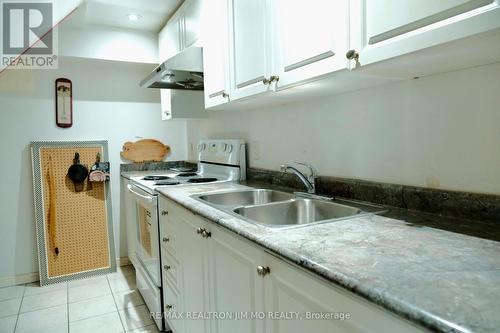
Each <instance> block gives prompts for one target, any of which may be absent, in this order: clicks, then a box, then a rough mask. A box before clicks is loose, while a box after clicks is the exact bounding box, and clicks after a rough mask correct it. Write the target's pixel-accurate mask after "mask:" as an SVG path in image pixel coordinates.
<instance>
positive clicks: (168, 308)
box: [165, 304, 174, 310]
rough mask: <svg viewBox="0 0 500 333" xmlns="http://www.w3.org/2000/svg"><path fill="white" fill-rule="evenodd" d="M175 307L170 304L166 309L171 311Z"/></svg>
mask: <svg viewBox="0 0 500 333" xmlns="http://www.w3.org/2000/svg"><path fill="white" fill-rule="evenodd" d="M173 307H174V306H173V305H170V304H167V305H165V309H167V310H171V309H172V308H173Z"/></svg>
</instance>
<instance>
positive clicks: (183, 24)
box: [158, 0, 206, 120]
mask: <svg viewBox="0 0 500 333" xmlns="http://www.w3.org/2000/svg"><path fill="white" fill-rule="evenodd" d="M203 3H204V1H202V0H187V1H185V2H184V4H183V5H182V6H181V7H180V8H179V9H178V10H177V12H175V14H174V15H173V16H172V17H171V18H170V20H168V22H167V24H166V25H165V26H164V27H163V29H162V30H161V31H160V33H159V34H158V62H159V63H162V62H164V61H165V60H167V59H169V58H171V57H172V56H174V55H176V54H177V53H179V52H180V51H182V50H184V49H185V48H186V47H189V46H192V45H194V44H196V43H197V42H198V39H199V36H200V30H201V20H202V17H201V13H202V5H203ZM160 99H161V116H162V120H171V119H184V118H201V117H206V114H205V113H204V108H205V107H204V102H203V92H202V91H181V90H170V89H160Z"/></svg>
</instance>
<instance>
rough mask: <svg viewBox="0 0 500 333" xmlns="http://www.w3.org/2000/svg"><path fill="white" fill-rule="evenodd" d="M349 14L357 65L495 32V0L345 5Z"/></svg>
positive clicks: (381, 0)
mask: <svg viewBox="0 0 500 333" xmlns="http://www.w3.org/2000/svg"><path fill="white" fill-rule="evenodd" d="M349 12H350V48H351V49H354V50H356V51H358V53H359V63H360V64H361V65H368V64H371V63H374V62H378V61H382V60H387V59H390V58H393V57H397V56H400V55H404V54H408V53H411V52H415V51H419V50H423V49H426V48H429V47H432V46H436V45H440V44H444V43H447V42H451V41H454V40H457V39H461V38H465V37H468V36H472V35H475V34H479V33H481V32H485V31H489V30H492V29H497V28H499V27H500V6H499V3H498V2H496V1H495V0H442V1H434V0H406V1H397V0H350V10H349ZM450 61H453V59H450ZM354 65H355V62H354V61H351V64H350V66H351V68H354ZM408 66H411V64H408Z"/></svg>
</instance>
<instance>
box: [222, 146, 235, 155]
mask: <svg viewBox="0 0 500 333" xmlns="http://www.w3.org/2000/svg"><path fill="white" fill-rule="evenodd" d="M224 151H225V152H227V153H228V154H231V153H232V152H233V145H227V149H225V150H224Z"/></svg>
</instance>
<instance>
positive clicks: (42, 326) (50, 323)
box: [16, 304, 68, 333]
mask: <svg viewBox="0 0 500 333" xmlns="http://www.w3.org/2000/svg"><path fill="white" fill-rule="evenodd" d="M67 323H68V311H67V305H66V304H64V305H59V306H55V307H53V308H48V309H43V310H38V311H32V312H26V313H21V314H20V315H19V318H18V320H17V327H16V333H28V332H29V333H31V332H50V333H52V332H54V333H55V332H61V331H62V332H65V329H66V328H67V326H68V324H67ZM65 327H66V328H65Z"/></svg>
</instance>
